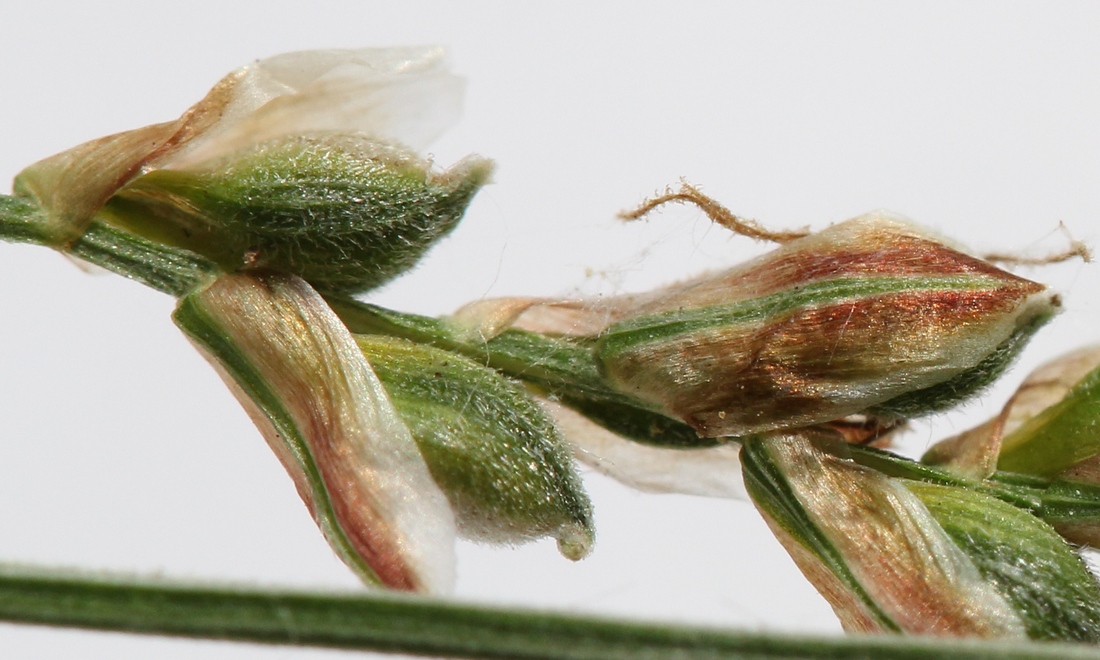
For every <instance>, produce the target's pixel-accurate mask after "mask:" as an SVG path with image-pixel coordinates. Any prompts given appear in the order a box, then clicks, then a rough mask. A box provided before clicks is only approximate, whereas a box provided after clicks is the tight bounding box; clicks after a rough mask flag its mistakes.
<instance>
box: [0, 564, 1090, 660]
mask: <svg viewBox="0 0 1100 660" xmlns="http://www.w3.org/2000/svg"><path fill="white" fill-rule="evenodd" d="M0 619H3V620H5V621H12V622H23V623H37V624H49V625H61V626H73V627H80V628H91V629H98V630H115V631H126V632H140V633H154V634H165V635H176V636H184V637H202V638H213V639H223V640H237V641H250V642H262V643H267V644H289V645H298V646H323V647H333V648H344V649H358V650H372V651H381V652H401V653H412V654H420V655H437V656H446V657H455V658H505V657H507V658H527V659H546V660H551V659H556V658H562V659H564V658H571V659H575V658H592V659H596V658H601V659H616V658H623V659H627V658H629V659H631V660H634V659H638V658H642V659H650V660H660V659H665V658H668V659H672V658H676V659H677V660H695V659H696V658H699V659H702V658H708V659H716V658H731V659H732V658H738V659H754V660H778V659H795V658H800V659H811V658H813V659H825V658H882V659H884V660H892V659H898V660H903V659H904V660H918V659H919V660H924V659H932V658H937V659H938V658H948V659H955V660H1015V659H1022V658H1051V659H1054V658H1060V659H1067V660H1073V659H1082V660H1084V659H1090V660H1098V659H1100V650H1097V649H1095V648H1092V647H1088V646H1074V645H1067V644H1035V643H1022V644H1004V643H998V642H977V641H963V642H959V641H943V640H931V639H920V638H905V637H893V636H883V637H837V638H832V637H819V638H811V637H789V636H786V635H776V634H765V633H755V632H754V633H744V632H734V631H727V630H720V629H707V628H689V627H678V626H671V625H667V624H666V625H660V624H649V623H631V622H623V621H610V620H602V619H596V618H584V617H579V616H566V615H562V614H549V613H543V612H531V611H514V610H505V609H494V608H486V607H475V606H470V605H462V604H456V603H445V602H440V601H433V600H427V599H423V598H415V597H402V596H393V595H366V596H358V595H330V594H310V593H303V592H292V591H261V590H236V589H232V588H229V587H224V586H222V587H211V586H204V587H195V586H179V585H167V584H162V583H154V582H147V581H138V580H132V579H131V580H123V579H120V578H115V579H111V580H108V579H106V578H104V577H101V576H97V577H96V578H95V579H92V578H88V577H81V576H72V575H65V574H60V573H54V572H45V571H41V570H39V571H34V572H31V571H29V570H26V569H23V570H18V569H13V568H11V567H7V568H3V569H0Z"/></svg>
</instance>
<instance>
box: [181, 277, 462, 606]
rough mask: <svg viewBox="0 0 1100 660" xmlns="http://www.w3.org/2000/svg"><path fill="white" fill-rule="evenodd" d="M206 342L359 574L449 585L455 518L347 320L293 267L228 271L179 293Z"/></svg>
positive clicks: (393, 582)
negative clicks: (287, 269) (288, 271)
mask: <svg viewBox="0 0 1100 660" xmlns="http://www.w3.org/2000/svg"><path fill="white" fill-rule="evenodd" d="M175 320H176V323H177V325H179V326H180V328H181V329H183V330H184V331H185V332H186V333H187V335H188V337H190V338H191V339H192V340H193V341H194V342H195V344H196V345H197V346H198V347H199V348H200V349H201V350H202V351H203V353H204V354H205V355H206V356H207V357H208V358H209V360H210V362H211V363H212V364H213V365H214V366H215V367H216V368H217V369H218V371H219V373H221V374H222V376H223V378H224V379H225V380H226V383H227V384H228V385H229V386H230V389H231V390H233V392H234V394H236V395H237V398H238V399H239V400H240V402H241V404H242V405H243V406H244V407H245V409H246V410H247V411H248V412H249V415H250V416H251V417H252V419H253V421H254V422H255V423H256V425H257V427H258V428H259V429H260V431H261V432H262V433H263V434H264V437H265V439H266V440H267V442H268V444H269V445H270V446H271V448H272V450H274V452H275V454H276V455H277V456H278V457H279V460H280V461H281V462H282V464H283V466H284V467H285V468H286V470H287V472H288V473H289V474H290V476H291V477H292V478H293V479H294V483H295V485H296V486H297V488H298V493H299V494H300V495H301V497H302V499H303V500H304V501H305V503H306V506H307V507H309V509H310V512H311V513H312V514H313V517H314V518H315V519H316V521H317V524H318V525H319V526H320V527H321V530H322V532H324V534H325V536H326V538H327V539H328V540H329V542H330V544H331V545H332V546H333V549H334V550H335V551H336V552H337V554H339V555H340V556H341V558H342V559H343V560H344V561H345V562H346V563H347V564H348V565H349V566H351V567H352V568H353V569H354V570H356V571H357V572H358V573H359V574H360V575H361V576H362V577H363V578H364V579H366V580H368V581H374V582H378V583H381V584H383V585H385V586H387V587H390V588H393V589H400V590H409V591H422V592H431V593H443V592H447V591H449V590H450V588H451V586H452V584H453V580H454V561H455V559H454V538H455V530H454V518H453V516H452V513H451V509H450V505H449V504H448V502H447V499H446V497H445V496H444V494H443V493H442V492H441V491H440V490H439V488H438V487H437V486H436V484H435V482H434V481H433V480H432V477H431V474H430V473H429V470H428V467H427V466H426V465H425V463H424V460H423V458H422V457H421V455H420V452H419V450H418V448H417V446H416V443H415V442H414V441H413V438H412V436H411V434H410V433H409V430H408V428H407V427H406V426H405V424H404V422H403V421H402V420H401V418H400V416H399V415H398V413H397V411H396V410H395V409H394V407H393V404H392V403H391V402H390V400H389V398H388V395H387V393H386V390H385V389H384V387H383V386H382V384H381V382H380V381H379V380H378V378H377V376H375V374H374V372H373V371H372V370H371V367H370V365H369V364H368V363H367V360H366V358H365V357H364V356H363V353H362V352H361V351H360V349H359V346H358V345H357V344H356V343H355V340H354V339H353V338H352V336H351V334H350V333H349V332H348V330H347V328H346V327H344V325H343V323H341V322H340V320H339V319H338V318H337V317H336V315H335V314H334V313H333V312H332V310H331V309H330V308H329V307H328V305H327V304H326V303H325V301H324V300H323V299H322V298H321V296H320V295H318V294H317V292H316V291H314V290H313V289H312V288H311V287H310V286H309V285H308V284H306V283H305V282H304V281H303V280H301V279H300V278H297V277H295V276H293V275H285V274H272V273H250V274H237V275H226V276H223V277H221V278H219V279H218V280H217V281H215V282H214V283H213V284H211V285H210V286H208V287H207V288H205V289H202V290H199V291H196V292H194V293H192V294H191V295H189V296H187V297H185V298H183V299H182V300H181V301H180V305H179V307H178V308H177V310H176V313H175Z"/></svg>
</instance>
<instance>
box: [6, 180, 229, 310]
mask: <svg viewBox="0 0 1100 660" xmlns="http://www.w3.org/2000/svg"><path fill="white" fill-rule="evenodd" d="M46 226H47V219H46V216H45V211H43V210H42V209H41V208H39V207H38V206H36V205H35V204H34V203H32V202H30V201H28V200H26V199H23V198H21V197H12V196H9V195H0V239H4V240H8V241H14V242H17V243H33V244H35V245H43V246H45V247H50V248H53V249H55V250H58V251H60V252H64V253H67V254H71V255H73V256H75V257H79V258H80V259H83V260H84V261H87V262H88V263H91V264H95V265H96V266H99V267H101V268H106V269H107V270H109V271H112V272H114V273H118V274H119V275H122V276H124V277H128V278H130V279H133V280H137V281H138V282H141V283H142V284H145V285H146V286H150V287H152V288H154V289H156V290H158V291H162V292H164V293H167V294H169V295H173V296H177V297H179V296H182V295H184V294H186V293H188V292H189V291H192V290H194V289H195V288H197V287H198V286H200V285H201V284H203V283H204V282H207V281H209V280H211V279H213V278H214V277H216V276H217V275H218V274H220V273H221V269H220V268H219V267H218V266H217V265H215V264H214V262H212V261H210V260H208V259H206V258H205V257H201V256H199V255H197V254H195V253H194V252H190V251H188V250H184V249H182V248H176V247H170V246H167V245H162V244H160V243H154V242H153V241H149V240H147V239H144V238H141V237H140V236H137V235H135V234H131V233H129V232H126V231H123V230H121V229H118V228H116V227H112V226H110V225H107V224H104V223H102V222H93V223H92V224H91V225H89V227H88V230H87V231H86V232H85V233H84V235H83V236H81V237H80V238H79V239H77V240H76V241H75V242H74V243H73V244H72V245H69V246H60V245H55V244H54V243H53V237H52V236H51V235H50V234H49V232H47V231H46V230H45V227H46Z"/></svg>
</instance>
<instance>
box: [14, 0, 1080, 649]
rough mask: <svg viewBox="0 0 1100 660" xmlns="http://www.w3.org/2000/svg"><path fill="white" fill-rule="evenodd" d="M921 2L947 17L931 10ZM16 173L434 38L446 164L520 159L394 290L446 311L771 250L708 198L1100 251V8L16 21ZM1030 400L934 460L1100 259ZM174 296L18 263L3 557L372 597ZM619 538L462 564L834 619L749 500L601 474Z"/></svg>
mask: <svg viewBox="0 0 1100 660" xmlns="http://www.w3.org/2000/svg"><path fill="white" fill-rule="evenodd" d="M926 5H928V6H926ZM0 25H2V26H3V34H4V38H3V39H0V65H2V70H3V76H2V79H0V90H2V92H0V99H2V101H0V179H10V178H11V177H12V176H14V175H15V173H16V172H17V171H19V170H20V169H21V168H22V167H24V166H26V165H27V164H29V163H31V162H33V161H35V160H37V159H39V158H41V157H44V156H46V155H49V154H52V153H54V152H56V151H59V150H62V149H64V148H67V147H69V146H72V145H75V144H77V143H79V142H82V141H84V140H88V139H91V138H94V137H98V136H100V135H103V134H107V133H112V132H116V131H120V130H124V129H128V128H132V127H136V126H140V125H144V124H148V123H152V122H156V121H163V120H167V119H171V118H174V117H175V116H177V115H178V114H179V113H180V112H181V111H182V110H183V109H184V108H186V107H187V106H189V105H190V104H191V103H193V102H194V101H195V100H197V99H198V98H200V97H201V96H202V95H203V94H204V93H205V91H206V89H207V88H208V87H209V86H210V85H211V84H213V83H214V82H215V81H216V80H217V79H218V78H220V77H221V75H223V74H224V73H225V72H227V71H228V70H230V69H232V68H235V67H237V66H239V65H241V64H244V63H246V62H249V61H251V60H253V59H256V58H258V57H264V56H268V55H272V54H275V53H278V52H282V51H288V50H299V49H305V48H331V47H361V46H384V45H405V44H442V45H445V46H448V47H450V49H451V53H452V62H453V66H454V68H455V69H456V70H457V71H459V72H460V73H462V74H463V75H464V76H466V77H467V79H468V81H469V88H468V97H467V103H466V115H465V118H464V120H463V122H462V123H461V124H460V125H459V126H458V127H456V128H455V129H454V130H453V131H451V132H450V133H448V134H447V136H446V137H445V138H444V139H442V140H441V141H439V142H438V143H437V144H436V145H435V148H434V151H433V153H434V154H435V156H436V158H437V161H438V162H440V163H442V164H449V163H451V162H453V161H454V160H456V159H457V158H459V157H461V156H462V155H464V154H466V153H469V152H474V151H476V152H478V153H482V154H484V155H486V156H490V157H492V158H494V159H496V161H497V165H498V170H497V174H496V177H495V184H494V185H492V186H491V187H489V188H487V189H486V190H484V191H483V192H482V193H481V194H480V195H479V196H478V198H477V199H476V200H475V203H474V204H473V206H472V207H471V209H470V211H469V213H468V215H467V219H466V220H465V221H464V223H463V225H462V226H461V227H460V228H459V229H458V230H457V231H456V232H455V234H454V235H453V236H452V237H451V238H449V239H447V240H446V241H445V242H444V243H443V244H441V245H440V246H439V247H438V249H436V250H435V251H434V252H433V253H432V254H431V256H430V257H429V259H428V260H427V261H426V263H425V264H424V265H423V266H422V267H421V268H420V269H419V270H418V271H416V272H414V273H412V274H411V275H409V276H407V277H406V278H404V279H403V280H401V281H399V282H397V283H394V284H393V285H391V286H390V287H388V288H386V289H385V290H384V291H382V292H379V293H378V294H377V295H376V296H374V298H375V299H376V300H378V301H380V302H382V303H383V304H387V305H390V306H394V307H398V308H402V309H406V310H410V311H417V312H424V313H432V314H437V313H446V312H448V311H451V310H453V309H454V308H456V307H457V306H459V305H460V304H462V303H464V302H466V301H469V300H473V299H477V298H479V297H482V296H487V295H507V294H543V295H556V294H576V293H600V292H604V293H609V292H621V291H628V290H636V289H642V288H645V287H648V286H655V285H657V284H661V283H666V282H669V281H670V280H674V279H677V278H682V277H685V276H687V275H689V274H692V273H696V272H698V271H700V270H702V269H705V268H716V267H721V266H723V265H729V264H733V263H735V262H736V261H738V260H739V259H742V258H744V257H745V256H746V255H749V254H752V253H753V252H754V251H758V250H760V249H761V248H760V246H754V245H752V244H750V243H749V242H748V241H747V240H746V239H741V238H731V237H730V236H728V235H727V234H726V233H725V232H723V231H721V230H719V229H716V228H713V227H711V226H710V225H709V224H708V222H707V221H706V219H705V218H704V217H703V216H702V215H701V214H700V213H699V212H697V211H695V210H692V209H687V208H675V209H669V210H668V211H666V212H665V213H662V214H660V215H658V216H654V217H653V218H652V219H651V220H650V221H649V222H648V223H643V224H636V225H631V226H624V225H622V224H620V223H619V222H617V221H616V220H615V219H614V214H615V212H616V211H618V210H620V209H623V208H626V207H629V206H631V205H632V204H634V203H636V202H637V201H639V200H640V199H641V198H643V197H644V196H646V195H649V194H652V193H653V192H655V191H657V190H659V189H661V188H663V187H664V186H665V185H666V184H670V183H675V182H676V181H677V180H678V178H679V177H681V176H684V177H687V178H688V179H690V180H691V181H693V182H695V183H697V184H700V185H701V186H703V187H704V189H705V191H706V192H707V193H709V194H711V195H713V196H714V197H717V198H718V199H720V200H722V201H724V202H725V203H726V204H727V205H728V206H730V207H731V208H732V209H733V210H734V211H735V212H738V213H741V214H744V215H747V216H750V217H755V218H758V219H760V220H762V221H764V222H766V223H767V224H768V225H769V226H773V227H799V226H803V225H811V226H812V227H817V228H820V227H824V226H826V225H827V224H828V223H831V222H836V221H840V220H843V219H845V218H848V217H850V216H853V215H857V214H859V213H862V212H865V211H868V210H871V209H874V208H880V207H886V208H890V209H892V210H895V211H898V212H901V213H904V214H906V215H909V216H910V217H912V218H914V219H916V220H918V221H920V222H923V223H925V224H927V225H929V226H931V227H933V228H936V229H938V230H940V231H942V232H944V233H946V234H949V235H951V236H953V237H954V238H956V239H958V240H960V241H962V242H963V243H965V244H968V245H970V246H972V247H974V248H975V249H978V250H984V251H992V250H996V251H1006V250H1021V251H1025V252H1029V253H1039V254H1041V253H1043V252H1044V251H1046V250H1049V249H1057V248H1059V247H1062V246H1063V245H1064V244H1065V239H1064V237H1063V236H1062V235H1061V234H1059V233H1058V232H1057V231H1056V229H1057V227H1058V223H1059V222H1060V221H1061V222H1064V223H1065V225H1066V226H1067V227H1068V228H1069V230H1070V231H1071V232H1072V234H1073V235H1074V236H1075V237H1077V238H1080V239H1084V240H1087V241H1091V242H1092V243H1093V245H1097V244H1098V242H1100V231H1098V230H1100V222H1098V219H1100V194H1098V192H1100V186H1098V184H1100V129H1098V122H1100V94H1098V92H1097V85H1098V82H1100V39H1098V38H1097V36H1096V35H1097V34H1098V33H1100V5H1097V4H1089V3H1062V4H1056V5H1052V4H1049V3H1043V4H1039V3H1015V4H1013V3H1004V2H989V3H970V4H966V5H964V6H961V7H957V6H955V3H932V4H930V5H929V3H925V2H919V3H891V4H889V5H880V4H878V3H851V2H848V3H830V4H818V3H760V4H720V3H714V4H703V3H672V2H669V3H650V4H647V3H637V2H620V3H605V4H600V5H596V6H593V5H592V3H581V2H578V3H566V2H554V3H543V4H531V3H514V4H513V3H503V2H501V3H484V2H478V3H439V4H430V3H417V2H411V3H394V4H392V5H391V4H378V3H370V2H311V3H308V4H305V3H302V4H298V3H287V2H236V3H225V2H198V1H195V2H188V3H176V2H164V3H157V4H154V3H148V2H104V1H98V2H92V3H81V4H76V3H74V4H73V5H71V6H65V7H64V8H60V7H57V6H45V4H44V3H43V4H42V5H39V4H37V3H18V4H16V3H13V2H8V1H7V0H5V1H4V4H3V5H0ZM1022 273H1023V274H1024V275H1026V276H1029V277H1033V278H1035V279H1039V280H1042V281H1045V282H1049V283H1051V284H1052V285H1053V286H1054V287H1056V288H1057V289H1058V290H1060V291H1062V292H1063V293H1064V294H1065V298H1066V309H1065V312H1064V313H1063V314H1062V315H1061V317H1060V318H1058V319H1057V320H1056V321H1055V322H1054V324H1053V325H1052V326H1051V327H1049V328H1048V329H1046V330H1044V331H1043V332H1042V333H1041V335H1040V336H1039V337H1038V338H1037V339H1036V340H1035V342H1034V344H1033V346H1032V347H1031V348H1030V349H1029V351H1028V352H1027V354H1026V355H1025V357H1024V359H1023V360H1022V363H1021V365H1020V367H1018V368H1017V369H1016V370H1015V371H1014V372H1012V373H1011V374H1010V376H1009V377H1008V379H1007V382H1006V383H1005V384H1004V385H1002V386H1000V387H998V388H996V389H994V390H993V391H991V392H990V393H989V394H988V395H987V396H986V397H984V398H983V399H982V400H981V401H980V402H978V403H975V404H972V405H971V406H969V407H968V408H967V410H966V411H965V414H964V415H953V416H947V417H942V418H938V419H936V420H933V421H932V422H931V423H920V424H917V425H915V427H914V430H913V431H912V432H911V433H910V434H909V436H908V438H907V442H906V444H907V446H908V447H910V449H911V451H917V452H919V451H920V450H922V449H923V448H924V447H926V446H927V445H928V444H929V443H930V442H932V441H934V440H935V439H937V438H939V437H942V436H944V435H946V434H950V433H952V432H954V431H957V430H960V429H961V428H964V427H965V426H967V425H968V424H970V423H972V422H974V421H976V420H979V419H981V418H983V417H984V416H987V415H990V414H992V412H993V411H994V410H995V409H996V408H997V407H998V406H999V405H1000V404H1001V403H1002V402H1003V400H1004V399H1005V398H1006V397H1007V394H1008V392H1009V391H1010V389H1011V387H1012V383H1013V382H1018V380H1019V379H1020V378H1022V377H1023V374H1024V373H1026V371H1027V370H1028V369H1029V368H1030V367H1032V366H1034V365H1036V364H1037V363H1038V362H1040V361H1041V360H1043V359H1045V358H1048V357H1051V356H1053V355H1055V354H1057V353H1058V352H1061V351H1063V350H1067V349H1068V348H1071V347H1073V346H1077V345H1081V344H1083V343H1086V342H1090V341H1097V340H1100V303H1098V302H1097V296H1098V294H1100V274H1098V270H1097V267H1096V266H1086V265H1082V264H1080V263H1073V264H1069V265H1065V266H1059V267H1052V268H1043V269H1026V270H1024V271H1022ZM171 308H172V301H171V300H170V299H169V298H168V297H166V296H163V295H161V294H158V293H155V292H153V291H150V290H146V289H144V288H143V287H141V286H139V285H137V284H133V283H131V282H127V281H125V280H123V279H121V278H118V277H114V276H106V275H105V276H100V277H92V276H88V275H86V274H84V273H82V272H80V271H79V270H78V269H76V268H75V267H74V266H73V265H72V264H70V263H69V262H67V261H66V260H64V259H63V258H61V257H59V256H57V255H55V254H53V253H50V252H48V251H47V250H44V249H42V248H37V247H31V246H12V245H6V244H4V245H0V561H5V562H27V563H36V564H45V565H57V566H73V567H84V568H88V569H111V570H124V571H131V572H134V573H137V574H143V575H147V574H162V575H166V576H171V577H175V578H184V579H188V578H194V579H228V580H233V581H237V582H243V583H261V584H280V585H297V586H308V587H324V588H328V587H334V588H343V589H356V588H357V584H356V581H355V579H354V578H353V577H352V576H351V575H350V573H349V572H348V571H347V570H345V569H344V567H343V566H342V565H341V564H340V563H339V562H337V561H336V560H335V559H334V558H333V556H332V554H331V553H330V551H329V550H328V548H327V546H325V544H324V543H323V542H322V541H321V539H320V535H319V534H318V533H317V531H316V529H315V527H314V526H313V524H312V522H311V521H310V519H309V517H308V515H307V514H306V511H305V508H304V507H303V506H302V505H301V503H300V502H299V501H298V499H297V496H296V495H295V494H294V492H293V488H292V486H291V484H290V481H289V479H287V478H286V476H285V474H283V473H282V471H281V468H280V467H279V466H278V464H277V463H276V461H275V459H274V458H273V456H271V455H270V453H269V452H268V450H267V449H266V447H265V445H264V443H263V441H262V440H261V438H260V437H259V435H258V433H257V432H256V431H255V430H254V429H253V428H252V427H251V425H250V423H249V422H248V420H247V419H246V418H245V416H244V414H243V413H242V412H241V410H240V409H239V408H238V406H237V404H236V403H235V401H234V400H233V399H232V397H231V396H230V395H229V393H228V392H227V391H226V390H225V388H224V386H223V385H222V384H221V382H220V381H219V380H218V379H217V377H216V376H215V375H214V373H213V372H212V370H211V369H210V368H209V367H208V366H207V365H206V364H205V363H204V362H203V361H202V360H201V359H200V358H199V357H198V356H197V355H196V354H195V353H194V351H193V350H192V349H191V348H190V346H189V345H188V344H187V343H186V342H185V341H184V339H183V338H182V336H181V335H180V334H179V333H178V332H177V331H176V330H175V328H174V327H173V326H172V324H171V322H170V320H169V318H168V315H169V313H170V311H171ZM587 481H588V485H589V487H590V491H591V494H592V497H593V499H594V501H595V505H596V509H597V514H596V521H597V525H598V531H599V534H600V536H599V540H598V546H597V548H596V551H595V553H594V554H593V555H592V557H591V558H589V559H587V560H585V561H584V562H581V563H579V564H570V563H569V562H567V561H566V560H564V559H561V558H560V557H558V556H557V555H556V552H555V550H554V548H553V545H552V544H551V543H549V542H547V543H540V544H535V545H533V546H530V547H524V548H522V549H518V550H512V549H504V550H493V549H488V548H483V547H478V546H473V545H469V544H462V545H461V547H460V548H459V585H458V595H459V596H460V597H462V598H466V599H473V600H478V601H487V602H508V603H513V602H514V603H523V604H530V605H535V606H543V607H552V608H555V609H562V610H570V611H585V612H588V611H594V612H601V613H609V614H623V615H631V616H644V617H650V618H660V619H674V620H684V621H695V622H702V623H708V624H717V625H728V626H736V627H739V628H747V629H756V630H781V631H804V632H831V631H835V630H837V626H836V624H835V623H834V621H833V619H832V615H831V612H830V611H829V609H828V607H827V606H826V605H825V604H824V602H823V601H822V600H821V599H820V598H819V597H818V596H817V595H816V594H815V593H814V592H813V590H812V589H810V588H809V587H808V586H807V584H806V583H805V582H804V581H803V579H802V578H801V576H800V575H799V574H798V572H797V571H796V570H795V569H794V567H793V565H792V564H791V562H790V560H789V559H788V558H787V556H786V554H785V553H784V552H783V550H782V549H781V548H780V547H779V546H778V545H777V544H776V543H775V542H774V541H773V540H772V539H771V537H770V535H769V534H768V532H767V531H766V529H765V528H764V526H763V525H762V523H761V522H760V521H759V518H758V517H757V515H756V513H755V511H754V510H753V509H752V507H751V505H749V504H748V503H745V502H738V501H708V500H704V499H701V498H691V497H673V496H649V495H642V494H639V493H636V492H632V491H629V490H628V489H626V488H623V487H621V486H619V485H617V484H615V483H613V482H610V481H608V480H606V479H603V478H601V477H598V476H594V475H589V477H588V479H587ZM0 648H3V649H4V654H5V657H25V658H66V657H83V658H147V657H157V658H191V657H196V656H198V655H199V654H201V655H202V657H205V658H256V659H267V658H314V657H316V658H321V657H335V654H334V652H331V651H317V650H293V649H291V650H288V649H282V648H264V647H255V646H249V645H242V644H230V643H215V642H194V641H177V640H162V639H156V638H143V637H132V636H124V635H114V634H102V633H84V632H74V631H57V630H50V629H39V628H29V627H19V626H8V625H0Z"/></svg>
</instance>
